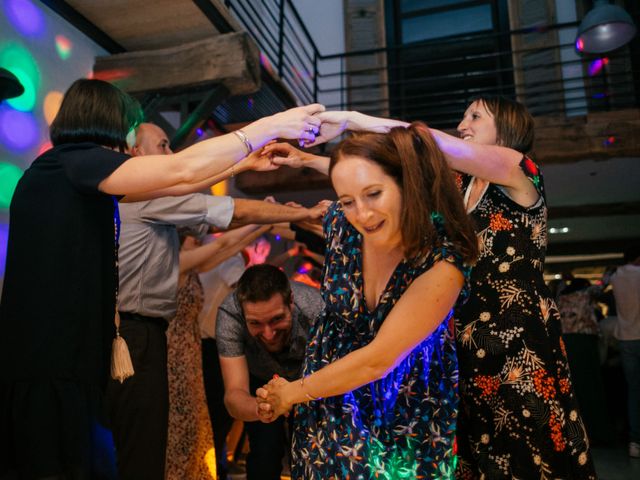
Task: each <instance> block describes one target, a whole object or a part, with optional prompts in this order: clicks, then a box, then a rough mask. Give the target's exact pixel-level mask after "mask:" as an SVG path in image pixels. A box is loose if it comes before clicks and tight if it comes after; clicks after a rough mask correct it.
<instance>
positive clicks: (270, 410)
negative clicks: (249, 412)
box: [256, 375, 293, 423]
mask: <svg viewBox="0 0 640 480" xmlns="http://www.w3.org/2000/svg"><path fill="white" fill-rule="evenodd" d="M289 383H290V382H288V381H286V380H285V379H284V378H282V377H278V376H277V375H275V376H274V378H273V379H271V380H270V381H269V383H267V384H266V385H264V386H263V387H261V388H259V389H258V390H256V402H257V405H256V412H257V414H258V418H259V419H260V421H261V422H263V423H271V422H273V421H274V420H276V419H277V418H278V417H280V416H281V415H285V416H288V415H289V412H290V411H291V408H292V407H293V403H291V402H289V401H288V400H287V399H286V398H285V397H286V395H285V393H286V388H287V385H289Z"/></svg>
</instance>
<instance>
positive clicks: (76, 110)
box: [49, 79, 143, 152]
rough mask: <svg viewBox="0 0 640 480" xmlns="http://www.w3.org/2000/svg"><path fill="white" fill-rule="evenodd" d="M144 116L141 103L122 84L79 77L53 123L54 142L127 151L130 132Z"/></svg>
mask: <svg viewBox="0 0 640 480" xmlns="http://www.w3.org/2000/svg"><path fill="white" fill-rule="evenodd" d="M142 117H143V115H142V110H141V108H140V105H139V104H138V102H137V101H136V100H134V99H133V98H131V97H130V96H129V95H127V94H126V93H124V92H123V91H122V90H120V89H119V88H118V87H115V86H113V85H111V84H110V83H107V82H105V81H102V80H88V79H80V80H76V81H75V82H73V84H72V85H71V86H70V87H69V90H67V92H66V93H65V94H64V98H63V99H62V105H61V106H60V111H59V112H58V114H57V115H56V118H55V119H54V120H53V122H52V123H51V128H50V130H49V133H50V136H51V143H52V144H53V145H54V146H56V145H61V144H64V143H82V142H93V143H96V144H98V145H104V146H105V147H110V148H117V149H119V150H120V151H121V152H124V151H125V150H126V148H127V142H126V138H127V134H128V133H129V131H130V130H131V129H132V128H135V127H136V126H137V125H138V124H139V123H140V122H141V121H142Z"/></svg>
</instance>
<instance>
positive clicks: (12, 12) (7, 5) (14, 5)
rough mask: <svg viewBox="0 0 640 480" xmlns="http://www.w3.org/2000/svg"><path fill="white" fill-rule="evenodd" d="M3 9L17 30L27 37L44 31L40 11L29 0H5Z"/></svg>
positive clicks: (42, 17)
mask: <svg viewBox="0 0 640 480" xmlns="http://www.w3.org/2000/svg"><path fill="white" fill-rule="evenodd" d="M4 11H5V13H6V15H7V18H8V19H9V21H10V22H11V23H12V25H13V26H14V27H15V29H16V30H18V32H20V33H21V34H22V35H24V36H27V37H35V36H38V35H40V34H42V33H43V32H44V29H45V22H44V16H43V15H42V11H40V9H39V8H38V7H36V6H35V5H34V4H33V2H32V1H31V0H6V1H5V2H4Z"/></svg>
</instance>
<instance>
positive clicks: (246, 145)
mask: <svg viewBox="0 0 640 480" xmlns="http://www.w3.org/2000/svg"><path fill="white" fill-rule="evenodd" d="M233 134H234V135H235V136H236V137H238V139H239V140H240V141H241V142H242V144H243V145H244V148H245V149H246V150H247V155H250V154H251V152H253V146H252V145H251V142H250V141H249V137H247V134H246V133H244V132H243V131H242V130H234V132H233Z"/></svg>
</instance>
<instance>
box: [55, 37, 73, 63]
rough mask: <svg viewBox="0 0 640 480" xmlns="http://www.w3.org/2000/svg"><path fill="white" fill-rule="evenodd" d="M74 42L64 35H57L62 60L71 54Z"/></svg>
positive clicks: (57, 49) (57, 48)
mask: <svg viewBox="0 0 640 480" xmlns="http://www.w3.org/2000/svg"><path fill="white" fill-rule="evenodd" d="M72 50H73V44H72V43H71V40H69V39H68V38H67V37H65V36H64V35H56V51H57V52H58V55H59V56H60V58H61V59H62V60H66V59H67V58H69V57H70V56H71V51H72Z"/></svg>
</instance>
